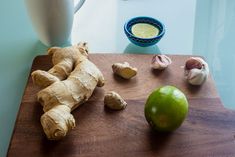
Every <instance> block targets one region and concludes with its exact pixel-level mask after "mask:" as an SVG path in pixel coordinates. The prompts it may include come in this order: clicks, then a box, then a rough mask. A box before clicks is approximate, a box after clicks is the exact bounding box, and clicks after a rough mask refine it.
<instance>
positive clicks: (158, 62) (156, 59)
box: [151, 55, 172, 70]
mask: <svg viewBox="0 0 235 157" xmlns="http://www.w3.org/2000/svg"><path fill="white" fill-rule="evenodd" d="M171 63H172V61H171V59H170V58H169V57H168V56H166V55H155V56H153V58H152V63H151V67H152V68H153V69H159V70H163V69H165V68H167V67H168V66H169V65H170V64H171Z"/></svg>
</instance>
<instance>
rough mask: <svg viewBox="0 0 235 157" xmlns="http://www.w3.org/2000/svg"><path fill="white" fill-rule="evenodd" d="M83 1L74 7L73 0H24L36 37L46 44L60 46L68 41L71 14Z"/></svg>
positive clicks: (71, 22)
mask: <svg viewBox="0 0 235 157" xmlns="http://www.w3.org/2000/svg"><path fill="white" fill-rule="evenodd" d="M84 2H85V0H80V1H79V2H78V4H77V5H76V6H75V7H74V1H73V0H25V3H26V6H27V10H28V13H29V16H30V18H31V21H32V24H33V26H34V28H35V30H36V32H37V34H38V37H39V39H40V40H41V42H42V43H43V44H45V45H47V46H61V45H63V44H64V43H66V42H68V40H69V37H70V34H71V30H72V26H73V16H74V14H75V13H76V12H77V11H78V10H79V9H80V8H81V6H82V5H83V3H84Z"/></svg>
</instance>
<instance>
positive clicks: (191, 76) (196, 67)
mask: <svg viewBox="0 0 235 157" xmlns="http://www.w3.org/2000/svg"><path fill="white" fill-rule="evenodd" d="M184 70H185V73H184V75H185V77H186V79H187V81H188V82H189V83H190V84H192V85H202V84H203V83H204V82H205V81H206V79H207V77H208V75H209V67H208V64H207V63H206V62H205V61H204V60H203V59H202V58H199V57H190V58H189V59H188V60H187V61H186V63H185V67H184Z"/></svg>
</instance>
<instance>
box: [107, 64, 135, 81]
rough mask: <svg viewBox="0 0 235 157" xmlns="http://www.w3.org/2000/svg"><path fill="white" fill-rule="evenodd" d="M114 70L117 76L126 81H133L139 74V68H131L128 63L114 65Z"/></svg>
mask: <svg viewBox="0 0 235 157" xmlns="http://www.w3.org/2000/svg"><path fill="white" fill-rule="evenodd" d="M112 69H113V72H114V74H117V75H119V76H121V77H122V78H124V79H131V78H132V77H134V76H135V75H136V74H137V68H134V67H131V66H130V64H129V63H127V62H124V63H114V64H113V65H112Z"/></svg>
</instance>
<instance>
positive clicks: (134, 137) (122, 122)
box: [8, 54, 235, 157]
mask: <svg viewBox="0 0 235 157" xmlns="http://www.w3.org/2000/svg"><path fill="white" fill-rule="evenodd" d="M170 57H171V58H172V60H173V64H172V65H171V66H170V67H169V68H168V69H166V70H164V71H153V70H151V68H150V61H151V58H152V55H131V54H129V55H123V54H120V55H117V54H92V55H90V60H92V61H93V62H94V63H95V64H96V65H97V66H98V67H99V68H100V70H101V71H102V72H103V74H104V76H105V78H106V84H105V86H104V87H102V88H96V90H95V91H94V93H93V95H92V97H91V99H90V100H89V101H88V102H87V103H85V104H83V105H82V106H80V107H79V108H78V109H76V110H75V111H73V115H74V117H75V119H76V125H77V126H76V128H75V129H74V130H72V131H71V132H69V134H68V136H67V137H66V138H64V139H63V140H61V141H48V140H47V138H46V137H45V135H44V133H43V130H42V127H41V125H40V116H41V115H42V114H43V111H42V107H41V106H40V104H39V103H37V102H36V93H37V92H38V91H39V90H40V89H39V88H37V87H35V86H34V85H33V84H32V80H31V78H30V77H29V80H28V84H27V87H26V89H25V93H24V96H23V98H22V103H21V106H20V110H19V113H18V117H17V121H16V124H15V129H14V133H13V135H12V139H11V143H10V146H9V149H8V156H9V157H18V156H24V157H28V156H34V157H42V156H48V157H54V156H55V157H57V156H60V157H65V156H66V157H93V156H94V157H106V156H107V157H111V156H115V157H125V156H126V157H130V156H135V157H141V156H144V157H148V156H150V157H152V156H154V157H158V156H163V157H169V156H172V157H175V156H180V157H182V156H190V157H194V156H195V157H196V156H197V157H198V156H200V157H202V156H216V157H229V156H231V157H232V156H235V112H234V111H231V110H227V109H225V108H224V107H223V105H222V103H221V101H220V98H219V96H218V94H217V92H216V88H215V85H214V83H213V80H212V78H211V77H209V79H208V80H207V82H206V83H205V84H204V85H203V86H201V87H194V86H190V85H189V84H188V83H187V82H186V81H185V79H184V76H183V69H182V66H183V65H184V63H185V60H186V59H187V58H188V57H189V56H176V55H174V56H170ZM124 61H128V62H129V63H130V64H131V65H133V66H135V67H137V68H138V74H137V76H136V77H135V78H133V79H131V80H128V81H127V80H123V79H121V78H119V77H117V76H115V75H113V73H112V70H111V65H112V63H114V62H124ZM51 66H52V65H51V61H50V57H49V56H38V57H36V58H35V60H34V62H33V66H32V71H33V70H36V69H44V70H47V69H49V68H50V67H51ZM163 85H174V86H176V87H178V88H180V89H181V90H182V91H183V92H184V93H185V94H186V96H187V98H188V100H189V104H190V105H189V114H188V117H187V119H186V120H185V121H184V123H183V125H182V126H181V127H180V128H179V129H177V130H176V131H174V132H172V133H158V132H154V131H152V130H151V128H150V127H149V125H148V123H147V122H146V120H145V118H144V104H145V101H146V99H147V96H148V95H149V94H150V93H151V91H152V90H154V89H155V88H157V87H160V86H163ZM109 90H114V91H116V92H118V93H119V94H120V95H121V96H122V97H123V98H124V99H125V100H126V101H127V103H128V106H127V108H126V109H125V110H122V111H111V110H108V109H106V108H104V105H103V96H104V93H105V92H107V91H109Z"/></svg>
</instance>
